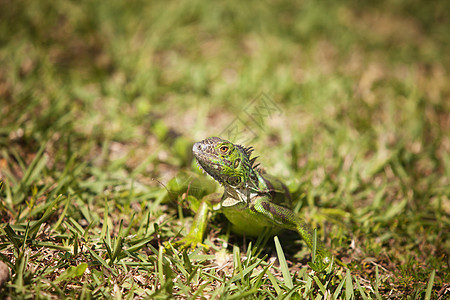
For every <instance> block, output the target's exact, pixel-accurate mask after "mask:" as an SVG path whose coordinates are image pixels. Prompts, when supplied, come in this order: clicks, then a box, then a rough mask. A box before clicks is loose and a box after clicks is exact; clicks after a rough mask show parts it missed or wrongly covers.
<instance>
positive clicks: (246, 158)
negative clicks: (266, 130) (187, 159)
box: [192, 137, 257, 188]
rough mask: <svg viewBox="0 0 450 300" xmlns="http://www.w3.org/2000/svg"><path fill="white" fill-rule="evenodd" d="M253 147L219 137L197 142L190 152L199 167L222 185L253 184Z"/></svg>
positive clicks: (242, 185)
mask: <svg viewBox="0 0 450 300" xmlns="http://www.w3.org/2000/svg"><path fill="white" fill-rule="evenodd" d="M252 151H253V149H252V148H251V147H249V148H244V147H242V146H240V145H235V144H233V143H231V142H229V141H227V140H224V139H221V138H219V137H211V138H207V139H205V140H203V141H200V142H197V143H195V144H194V146H193V147H192V152H193V153H194V156H195V158H196V159H197V162H198V164H199V166H200V168H201V169H203V170H204V171H205V172H206V173H208V175H210V176H211V177H212V178H214V179H215V180H217V181H218V182H219V183H220V184H222V185H224V186H231V187H234V188H238V187H248V186H255V184H257V183H256V182H257V177H256V174H255V170H254V167H253V164H254V162H255V159H256V157H255V158H253V159H250V155H251V153H252Z"/></svg>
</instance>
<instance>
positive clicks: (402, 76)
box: [0, 0, 450, 291]
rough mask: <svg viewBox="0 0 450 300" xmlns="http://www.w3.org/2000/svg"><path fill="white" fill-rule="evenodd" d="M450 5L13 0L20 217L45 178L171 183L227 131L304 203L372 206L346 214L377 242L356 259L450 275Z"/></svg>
mask: <svg viewBox="0 0 450 300" xmlns="http://www.w3.org/2000/svg"><path fill="white" fill-rule="evenodd" d="M449 11H450V2H449V1H428V2H423V1H403V0H386V1H376V2H366V1H365V2H361V1H327V0H323V1H308V0H305V1H284V0H273V1H244V2H242V1H205V0H194V1H144V0H130V1H121V0H110V1H92V0H80V1H68V0H61V1H52V0H40V1H26V0H14V1H12V0H0V66H1V67H0V149H1V150H0V178H1V179H2V180H4V187H5V186H9V185H10V186H11V187H13V186H17V184H19V183H20V182H22V188H23V190H20V192H19V190H17V194H16V196H17V198H14V199H15V200H8V201H10V202H8V201H7V205H6V206H5V204H3V205H4V206H3V208H5V207H9V208H8V209H7V210H8V211H10V212H9V213H6V210H4V213H3V215H2V218H3V221H4V222H7V221H9V220H12V219H13V218H15V215H14V213H13V212H11V211H12V209H11V208H12V207H16V209H18V207H20V206H21V205H25V200H26V199H28V197H29V195H32V194H33V186H36V185H37V186H39V187H42V188H43V189H44V190H45V191H44V190H43V191H42V195H44V194H45V193H46V191H51V190H53V189H54V188H55V186H57V189H58V192H60V193H65V192H68V191H71V190H72V191H73V190H75V191H76V190H80V191H86V190H89V195H91V196H90V197H93V199H95V201H100V203H99V205H100V204H103V200H100V199H104V197H106V198H108V199H112V201H115V200H114V199H118V198H120V193H119V192H120V191H122V190H121V189H118V188H117V187H118V186H123V187H128V186H129V184H130V182H135V185H136V186H138V183H139V184H140V185H141V189H142V190H144V191H145V190H146V189H148V188H149V187H154V188H159V189H162V187H161V185H160V183H167V182H168V181H169V180H170V179H171V178H173V177H174V176H175V175H177V174H178V173H179V172H180V170H193V169H194V167H193V166H192V156H191V147H192V143H193V142H195V141H198V140H201V139H204V138H206V137H208V136H217V135H219V136H221V137H223V138H227V139H229V140H231V141H233V142H240V143H242V144H244V145H247V146H248V145H253V147H254V148H255V149H256V151H255V154H256V155H258V156H260V158H259V160H260V162H261V164H262V165H263V166H264V167H265V168H266V169H267V170H270V172H271V173H273V174H275V175H277V176H279V177H281V178H283V179H284V180H285V181H286V182H287V184H288V185H289V188H290V189H291V191H293V192H294V194H295V195H296V196H300V195H302V194H305V193H306V194H307V196H304V198H302V199H304V203H308V204H309V205H310V206H314V205H318V206H323V207H328V208H336V209H339V210H340V211H343V212H345V213H349V214H351V215H352V216H356V217H354V218H355V219H352V218H353V217H349V216H348V215H346V216H347V217H348V218H347V219H346V221H344V222H345V223H346V225H344V226H343V228H344V229H342V227H341V229H339V230H338V229H334V230H335V231H333V229H332V232H335V233H336V232H338V231H339V232H340V234H341V236H340V240H339V241H338V239H339V238H338V237H336V238H335V245H349V244H350V241H351V240H352V239H354V240H356V241H357V244H358V241H359V244H358V245H359V246H358V247H361V249H362V250H360V252H358V253H359V254H360V256H359V257H358V255H356V256H357V257H356V258H355V257H353V258H352V259H356V261H359V262H360V261H361V259H363V257H368V256H373V257H377V258H378V259H379V260H382V261H384V263H382V262H380V264H383V265H384V266H385V267H386V268H387V269H389V270H390V271H392V272H394V273H395V272H397V273H396V274H403V275H404V274H410V273H409V272H411V273H412V272H413V270H417V269H420V268H421V267H423V266H425V265H427V266H429V267H425V269H424V270H425V271H424V272H423V274H421V275H420V274H419V275H417V276H418V277H413V278H412V277H408V278H409V279H405V278H406V277H401V275H399V276H400V277H398V278H397V281H396V280H393V281H392V282H393V283H392V284H393V286H397V287H399V286H400V285H402V284H403V286H406V287H407V288H408V287H410V286H412V285H413V284H416V283H417V282H425V281H426V280H427V278H428V276H429V272H430V270H431V269H434V268H437V269H438V270H440V271H438V273H437V277H436V278H437V279H436V280H441V281H440V282H441V286H442V282H445V278H447V279H448V272H447V275H446V276H447V277H445V275H444V274H445V273H446V271H445V269H446V270H447V271H448V264H447V267H445V264H444V261H445V260H446V259H447V263H448V249H449V248H448V247H447V246H448V243H446V242H443V244H442V243H440V242H438V240H440V241H442V240H443V241H445V237H447V240H448V227H447V230H444V229H443V227H442V226H444V225H445V224H447V225H448V218H447V217H448V215H449V213H450V211H449V200H448V194H449V180H448V178H449V174H450V159H449V152H450V137H449V132H450V119H449V118H450V117H449V112H450V101H449V97H450V84H449V82H450V75H449V71H448V70H449V67H450V21H449V17H448V12H449ZM37 156H39V159H41V157H42V160H39V162H41V161H42V162H41V163H39V164H38V163H37V162H36V157H37ZM33 161H35V163H36V165H35V167H36V166H37V169H33V170H35V171H33V172H34V173H33V172H31V171H30V172H29V173H27V172H26V171H25V170H26V167H25V166H28V165H30V164H31V163H32V162H33ZM36 170H37V171H36ZM61 174H72V177H71V180H68V181H65V182H59V181H58V178H60V176H62V175H61ZM24 176H25V179H24ZM0 195H1V196H3V197H6V195H7V193H6V192H5V189H4V190H3V191H1V192H0ZM55 195H56V194H55ZM114 195H116V196H117V197H118V198H114V197H115V196H114ZM5 199H6V198H5ZM8 199H10V198H8ZM37 201H38V202H39V201H46V200H45V199H41V200H39V199H38V200H37ZM47 201H48V200H47ZM118 203H121V202H120V201H119V202H118ZM391 209H392V211H391ZM439 214H442V215H439ZM380 215H382V216H383V217H379V218H378V219H377V218H375V219H372V218H374V216H380ZM438 215H439V216H438ZM341 216H342V215H341ZM363 216H364V217H363ZM442 216H444V217H445V220H446V221H445V222H444V223H442V222H443V221H442V220H441V219H439V218H440V217H442ZM402 218H403V219H402ZM436 218H438V219H436ZM329 219H331V220H333V219H339V217H336V216H332V217H329ZM423 219H426V220H430V221H429V222H426V223H425V224H424V223H420V222H419V221H418V220H423ZM355 220H356V221H355ZM439 220H441V221H439ZM330 222H333V221H330ZM374 224H378V227H377V226H375V225H374ZM443 224H444V225H443ZM444 227H445V226H444ZM443 230H444V231H443ZM343 232H344V233H343ZM419 232H422V233H423V232H427V233H428V235H426V236H424V237H423V240H421V238H419V237H417V233H419ZM445 232H446V233H445ZM342 234H343V236H342ZM443 234H445V235H444V236H443ZM363 241H366V242H363ZM372 242H373V243H372ZM339 243H342V244H339ZM405 244H406V245H407V246H405ZM336 247H338V246H336ZM405 247H406V248H407V249H409V250H404V249H405ZM402 249H403V250H402ZM414 249H415V250H414ZM418 249H422V250H418ZM445 249H446V250H445ZM341 250H342V249H341ZM338 251H339V250H338ZM345 251H347V250H342V251H341V253H342V252H344V253H347V252H345ZM361 251H362V252H361ZM397 251H399V252H397ZM405 251H406V252H405ZM408 251H411V252H408ZM350 252H352V253H355V252H357V251H355V250H354V249H353V250H348V253H350ZM361 253H363V254H361ZM425 253H428V254H430V253H434V254H435V255H434V258H432V257H431V256H430V255H426V254H425ZM383 255H384V256H383ZM348 256H349V257H350V256H351V255H350V254H348ZM380 257H384V258H380ZM386 257H389V259H386ZM445 257H446V258H445ZM402 264H403V265H404V266H407V267H404V268H406V269H408V268H409V269H408V270H409V271H405V270H404V269H401V268H400V267H399V265H402ZM372 267H373V266H372ZM372 267H370V266H369V267H367V268H368V271H367V270H366V271H364V270H362V271H361V274H366V275H367V276H369V277H370V276H372V275H373V268H372ZM402 272H403V273H402ZM371 274H372V275H371ZM391 277H392V276H391ZM394 277H395V276H394ZM399 278H400V279H399ZM408 280H410V281H408ZM447 282H448V281H447ZM439 288H440V287H439ZM436 291H437V288H436Z"/></svg>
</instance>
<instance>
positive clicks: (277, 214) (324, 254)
mask: <svg viewBox="0 0 450 300" xmlns="http://www.w3.org/2000/svg"><path fill="white" fill-rule="evenodd" d="M252 210H253V211H254V212H256V213H259V214H263V215H264V216H265V217H266V218H267V219H268V220H270V221H271V222H272V223H273V224H274V225H275V226H279V227H282V228H286V229H290V230H295V231H297V232H298V233H299V234H300V236H301V237H302V239H303V240H304V241H305V243H306V245H307V246H308V247H309V248H310V249H311V250H312V249H313V235H312V234H311V231H310V230H309V226H308V225H307V224H306V222H305V221H304V220H303V219H302V218H300V217H299V216H298V215H296V214H295V213H294V212H293V211H292V210H290V209H288V208H286V207H283V206H280V205H277V204H274V203H272V202H271V199H270V198H269V197H267V196H261V197H256V199H255V202H254V205H253V207H252ZM331 259H332V255H331V253H330V252H329V251H328V250H327V249H326V248H325V246H324V245H323V244H322V243H320V242H317V244H316V261H315V264H314V265H315V266H316V267H315V268H314V269H317V271H319V270H320V271H322V270H324V269H325V268H326V266H328V265H329V264H330V263H331Z"/></svg>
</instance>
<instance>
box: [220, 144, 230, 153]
mask: <svg viewBox="0 0 450 300" xmlns="http://www.w3.org/2000/svg"><path fill="white" fill-rule="evenodd" d="M228 149H229V148H228V146H222V147H220V148H219V150H220V152H222V153H227V151H228Z"/></svg>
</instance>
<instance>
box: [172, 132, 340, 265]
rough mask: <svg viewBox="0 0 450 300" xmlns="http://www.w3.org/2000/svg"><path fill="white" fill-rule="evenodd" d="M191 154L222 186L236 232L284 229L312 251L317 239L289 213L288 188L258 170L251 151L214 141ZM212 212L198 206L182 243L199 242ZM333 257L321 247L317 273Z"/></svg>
mask: <svg viewBox="0 0 450 300" xmlns="http://www.w3.org/2000/svg"><path fill="white" fill-rule="evenodd" d="M192 151H193V154H194V156H195V158H196V159H197V162H198V164H199V166H200V168H201V169H202V170H204V171H205V172H206V173H207V174H208V175H210V176H211V177H212V178H214V179H215V180H216V181H217V182H219V183H220V184H221V185H222V186H223V187H224V194H223V196H222V200H221V202H220V206H221V207H220V210H221V211H222V212H223V213H224V214H225V216H226V217H227V219H228V220H229V221H230V222H231V223H232V230H233V231H234V232H236V233H238V234H246V235H250V236H258V235H259V234H261V233H262V232H263V229H264V228H265V227H268V228H270V229H271V231H270V234H272V235H273V234H276V233H277V232H279V231H280V230H281V229H290V230H295V231H297V232H298V233H300V235H301V237H302V238H303V240H304V241H305V243H306V244H307V245H308V247H309V248H311V249H312V247H313V236H312V234H311V232H310V231H309V230H308V226H307V224H306V223H305V222H304V221H303V220H302V219H301V218H300V217H299V216H297V215H296V214H295V213H294V212H293V211H292V210H291V207H292V201H291V195H290V194H289V191H288V189H287V188H286V186H285V185H284V184H283V183H282V182H281V181H279V180H278V179H276V178H275V177H272V176H270V175H267V174H263V173H262V172H261V171H260V170H259V168H258V166H257V165H255V159H256V158H251V157H250V156H251V153H252V151H253V149H252V148H251V147H249V148H244V147H242V146H240V145H235V144H233V143H231V142H229V141H226V140H223V139H221V138H219V137H212V138H208V139H205V140H203V141H200V142H197V143H195V144H194V146H193V148H192ZM209 209H210V205H209V204H208V203H207V202H206V201H205V203H204V204H202V205H201V206H200V208H199V210H198V212H197V215H196V217H195V219H194V223H193V225H192V228H191V231H190V232H189V234H188V235H187V237H186V238H184V239H183V240H181V241H180V242H179V243H180V244H183V245H184V247H189V246H191V247H195V246H197V245H198V244H201V242H202V239H203V235H204V232H205V230H206V223H207V220H208V213H209ZM202 245H203V244H202ZM331 259H332V256H331V254H330V252H328V250H326V249H325V247H324V246H323V245H322V244H320V243H317V244H316V263H315V264H312V267H313V269H314V270H317V271H322V270H324V269H325V268H326V267H327V265H328V264H329V263H330V262H331Z"/></svg>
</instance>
